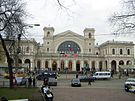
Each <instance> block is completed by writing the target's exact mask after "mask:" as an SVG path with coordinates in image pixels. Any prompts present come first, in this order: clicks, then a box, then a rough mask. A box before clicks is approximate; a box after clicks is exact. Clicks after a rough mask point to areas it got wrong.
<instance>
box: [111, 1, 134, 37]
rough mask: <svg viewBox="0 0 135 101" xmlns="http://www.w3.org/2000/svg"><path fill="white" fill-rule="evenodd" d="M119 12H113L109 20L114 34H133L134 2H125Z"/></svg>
mask: <svg viewBox="0 0 135 101" xmlns="http://www.w3.org/2000/svg"><path fill="white" fill-rule="evenodd" d="M122 4H123V6H122V9H121V10H120V12H115V13H114V14H113V15H112V16H111V17H110V18H109V21H110V22H111V24H112V26H113V28H114V34H116V35H120V34H131V33H134V32H135V0H125V1H123V2H122Z"/></svg>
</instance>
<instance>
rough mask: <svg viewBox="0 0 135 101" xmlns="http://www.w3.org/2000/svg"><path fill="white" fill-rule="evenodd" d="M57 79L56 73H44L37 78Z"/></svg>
mask: <svg viewBox="0 0 135 101" xmlns="http://www.w3.org/2000/svg"><path fill="white" fill-rule="evenodd" d="M50 77H51V78H57V74H56V72H54V71H44V72H42V73H39V74H38V75H37V76H36V79H37V80H44V79H45V78H50Z"/></svg>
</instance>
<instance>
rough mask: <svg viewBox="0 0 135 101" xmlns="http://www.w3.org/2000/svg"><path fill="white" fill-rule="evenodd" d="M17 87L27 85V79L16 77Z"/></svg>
mask: <svg viewBox="0 0 135 101" xmlns="http://www.w3.org/2000/svg"><path fill="white" fill-rule="evenodd" d="M15 80H16V85H25V83H26V82H27V79H26V78H24V77H15Z"/></svg>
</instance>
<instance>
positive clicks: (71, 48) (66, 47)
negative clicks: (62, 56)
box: [57, 41, 81, 53]
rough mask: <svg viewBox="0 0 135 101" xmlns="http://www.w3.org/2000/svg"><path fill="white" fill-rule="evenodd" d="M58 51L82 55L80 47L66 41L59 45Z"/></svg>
mask: <svg viewBox="0 0 135 101" xmlns="http://www.w3.org/2000/svg"><path fill="white" fill-rule="evenodd" d="M57 51H58V52H59V53H80V52H81V49H80V47H79V45H78V44H77V43H75V42H73V41H65V42H63V43H62V44H60V45H59V47H58V49H57Z"/></svg>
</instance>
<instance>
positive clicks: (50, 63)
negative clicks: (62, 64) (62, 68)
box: [49, 60, 52, 68]
mask: <svg viewBox="0 0 135 101" xmlns="http://www.w3.org/2000/svg"><path fill="white" fill-rule="evenodd" d="M49 68H52V60H49Z"/></svg>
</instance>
